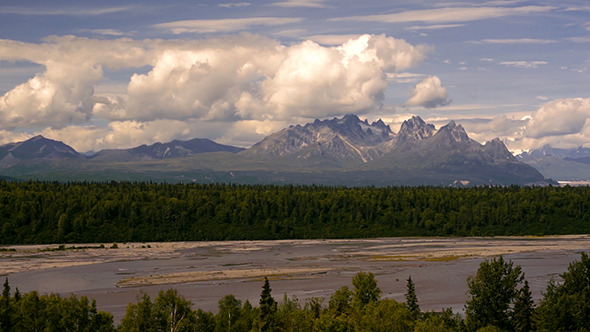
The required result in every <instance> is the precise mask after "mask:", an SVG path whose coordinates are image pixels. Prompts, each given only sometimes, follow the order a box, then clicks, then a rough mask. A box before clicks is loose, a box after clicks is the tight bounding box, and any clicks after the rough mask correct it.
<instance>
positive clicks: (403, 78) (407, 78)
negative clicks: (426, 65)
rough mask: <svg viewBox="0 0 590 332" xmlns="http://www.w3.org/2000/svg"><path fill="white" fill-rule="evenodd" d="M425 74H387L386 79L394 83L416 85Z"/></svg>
mask: <svg viewBox="0 0 590 332" xmlns="http://www.w3.org/2000/svg"><path fill="white" fill-rule="evenodd" d="M424 76H426V75H425V74H416V73H388V74H387V78H388V79H390V80H392V81H395V82H396V83H416V82H418V81H419V80H420V79H422V78H424Z"/></svg>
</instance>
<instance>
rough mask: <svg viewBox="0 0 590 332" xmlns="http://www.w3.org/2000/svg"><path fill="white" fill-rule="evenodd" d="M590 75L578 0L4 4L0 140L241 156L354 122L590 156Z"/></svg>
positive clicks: (589, 14) (589, 46)
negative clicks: (343, 120)
mask: <svg viewBox="0 0 590 332" xmlns="http://www.w3.org/2000/svg"><path fill="white" fill-rule="evenodd" d="M589 66H590V3H588V1H586V0H580V1H572V0H569V1H568V0H564V1H556V0H552V1H545V0H539V1H520V0H514V1H513V0H497V1H426V0H398V1H388V0H367V1H348V0H274V1H273V0H260V1H258V0H257V1H248V0H239V1H237V2H230V1H219V2H215V1H179V0H172V1H165V2H164V1H150V0H145V1H123V2H122V1H108V0H107V1H94V2H88V1H71V0H64V1H59V2H57V1H54V2H49V1H41V0H38V1H12V0H5V1H2V3H0V144H5V143H9V142H14V141H22V140H25V139H28V138H30V137H32V136H35V135H43V136H45V137H48V138H51V139H55V140H60V141H63V142H65V143H66V144H69V145H71V146H72V147H74V148H75V149H76V150H78V151H81V152H87V151H98V150H101V149H107V148H129V147H134V146H138V145H141V144H152V143H155V142H168V141H171V140H173V139H180V140H187V139H191V138H197V137H198V138H209V139H212V140H214V141H216V142H218V143H222V144H229V145H235V146H242V147H249V146H251V145H253V144H254V143H256V142H258V141H260V140H261V139H262V138H264V137H265V136H267V135H269V134H271V133H273V132H276V131H278V130H280V129H282V128H285V127H287V126H289V125H291V124H305V123H308V122H312V121H313V120H314V119H316V118H319V119H324V118H333V117H340V116H343V115H345V114H350V113H354V114H357V115H359V116H360V117H361V118H362V119H368V120H369V121H375V120H377V119H380V118H381V119H383V120H384V121H385V122H386V123H388V124H390V125H391V127H392V129H393V130H394V131H397V130H398V128H399V125H400V124H401V122H402V121H403V120H405V119H407V118H409V117H411V116H412V115H418V116H420V117H422V118H423V119H425V120H426V121H427V122H430V123H434V124H435V125H436V126H437V127H440V126H441V125H444V124H446V123H447V122H448V121H450V120H455V121H456V122H458V123H460V124H462V125H463V127H464V128H465V129H466V130H467V132H468V134H469V136H470V137H471V138H473V139H475V140H476V141H478V142H480V143H484V142H486V141H488V140H491V139H493V138H495V137H499V138H500V139H502V140H503V141H504V142H505V144H506V145H507V146H508V148H509V149H510V150H511V151H513V152H514V153H518V152H520V151H526V150H530V149H533V148H539V147H542V146H544V145H551V146H553V147H559V148H572V147H578V146H586V147H590V121H588V119H589V117H590V89H589V87H590V72H589V71H588V67H589Z"/></svg>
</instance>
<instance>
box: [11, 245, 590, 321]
mask: <svg viewBox="0 0 590 332" xmlns="http://www.w3.org/2000/svg"><path fill="white" fill-rule="evenodd" d="M589 279H590V258H589V257H588V255H587V254H585V253H582V254H581V259H580V260H579V261H574V262H572V263H571V264H570V265H569V267H568V269H567V271H566V272H564V273H562V274H561V275H560V281H559V282H557V281H556V280H555V279H553V278H552V279H551V280H550V281H549V283H548V284H547V288H546V291H545V292H544V294H543V298H542V299H541V300H540V302H539V303H538V304H537V305H535V303H534V301H533V300H532V297H531V291H530V289H529V285H528V281H527V280H526V279H525V275H524V273H523V272H522V269H521V267H520V266H518V265H517V266H514V264H513V263H512V261H505V260H504V258H503V257H502V256H499V257H497V258H493V259H488V260H484V261H483V262H482V263H481V264H480V266H479V269H478V270H477V272H476V274H475V275H472V276H470V277H468V278H467V285H468V295H469V299H468V301H467V303H466V304H465V315H464V317H463V316H461V315H459V314H457V313H453V312H452V311H451V310H450V309H444V310H441V311H439V312H422V311H421V310H420V303H419V298H418V296H417V293H416V287H417V285H415V284H414V282H413V281H412V278H411V276H410V277H409V278H408V280H407V286H406V292H405V298H406V301H405V302H404V303H400V302H397V301H395V300H391V299H383V298H381V290H380V289H379V286H378V282H377V279H376V277H375V275H374V274H373V273H371V272H359V273H357V274H356V275H355V276H354V277H353V279H352V286H353V287H352V289H350V288H349V287H348V286H343V287H342V288H340V289H338V290H337V291H335V292H334V293H333V294H332V295H331V296H330V298H329V300H328V301H326V302H327V303H324V299H322V298H311V299H310V300H308V301H307V302H306V303H304V304H301V303H300V302H299V301H298V299H297V298H295V297H288V296H287V295H286V294H285V295H284V297H283V299H282V301H280V302H279V301H277V300H275V299H274V297H273V296H272V288H271V286H270V281H269V279H268V278H266V277H265V278H264V283H263V286H262V291H261V293H260V300H259V303H258V306H253V305H252V304H251V303H250V302H249V301H245V302H242V301H241V300H239V299H237V298H236V297H234V296H233V295H231V294H228V295H225V296H224V297H222V298H221V299H220V300H219V302H218V310H217V313H215V314H213V313H212V312H207V311H203V310H201V309H197V310H193V309H192V304H191V302H190V301H188V300H186V299H185V298H184V297H183V296H182V295H180V294H178V292H177V291H176V290H175V289H168V290H166V291H164V290H162V291H160V293H159V294H158V296H157V297H156V298H155V299H154V300H152V299H151V298H150V297H149V296H148V295H147V294H145V293H142V295H141V296H139V297H138V299H137V302H136V303H129V304H128V306H127V310H126V314H125V316H124V317H123V319H122V320H121V322H120V324H118V325H117V326H116V327H115V324H114V322H113V316H112V315H111V314H110V313H107V312H104V311H97V309H96V303H95V301H94V300H92V301H89V300H88V298H86V297H81V298H77V297H76V296H75V295H71V296H70V297H68V298H62V297H61V296H59V295H56V294H49V295H39V294H38V293H37V292H35V291H32V292H29V293H26V294H22V295H21V294H20V293H19V291H18V289H17V290H16V291H15V292H11V288H10V285H9V282H8V279H6V281H5V283H4V290H3V292H2V295H1V296H0V331H105V332H106V331H154V332H155V331H162V332H163V331H416V332H418V331H480V332H481V331H518V332H520V331H588V330H590V302H589V301H588V298H590V284H589V283H588V280H589Z"/></svg>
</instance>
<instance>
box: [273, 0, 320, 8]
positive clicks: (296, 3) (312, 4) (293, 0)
mask: <svg viewBox="0 0 590 332" xmlns="http://www.w3.org/2000/svg"><path fill="white" fill-rule="evenodd" d="M325 2H326V0H286V1H278V2H274V3H272V4H271V6H277V7H308V8H327V7H328V6H327V5H326V4H325Z"/></svg>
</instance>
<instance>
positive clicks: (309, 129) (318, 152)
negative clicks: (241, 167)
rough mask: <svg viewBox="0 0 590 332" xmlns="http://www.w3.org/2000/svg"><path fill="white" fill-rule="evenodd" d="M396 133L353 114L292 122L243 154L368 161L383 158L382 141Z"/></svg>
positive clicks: (335, 164)
mask: <svg viewBox="0 0 590 332" xmlns="http://www.w3.org/2000/svg"><path fill="white" fill-rule="evenodd" d="M393 137H395V134H394V133H393V132H392V131H391V128H389V126H387V125H386V124H385V123H384V122H383V121H381V120H379V121H376V122H373V123H371V124H369V122H368V121H366V120H365V121H361V120H360V119H359V118H358V117H357V116H356V115H350V114H349V115H345V116H344V117H343V118H341V119H337V118H334V119H331V120H323V121H320V120H315V121H314V122H313V123H308V124H306V125H305V126H300V125H297V126H290V127H289V128H285V129H283V130H281V131H279V132H277V133H274V134H271V135H270V136H268V137H266V138H264V139H263V140H262V141H261V142H259V143H256V144H255V145H254V146H252V147H251V148H250V149H248V150H246V151H243V152H241V153H240V154H241V155H243V156H245V157H249V158H263V159H272V158H277V157H281V158H294V159H299V160H308V161H310V163H313V162H314V161H315V162H319V161H324V162H327V163H330V164H332V165H334V166H338V165H339V164H341V163H342V162H346V161H348V162H367V161H369V160H373V159H376V158H379V157H380V156H381V155H382V154H383V151H381V150H380V148H379V145H380V144H382V143H383V142H386V141H389V140H391V139H393Z"/></svg>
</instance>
